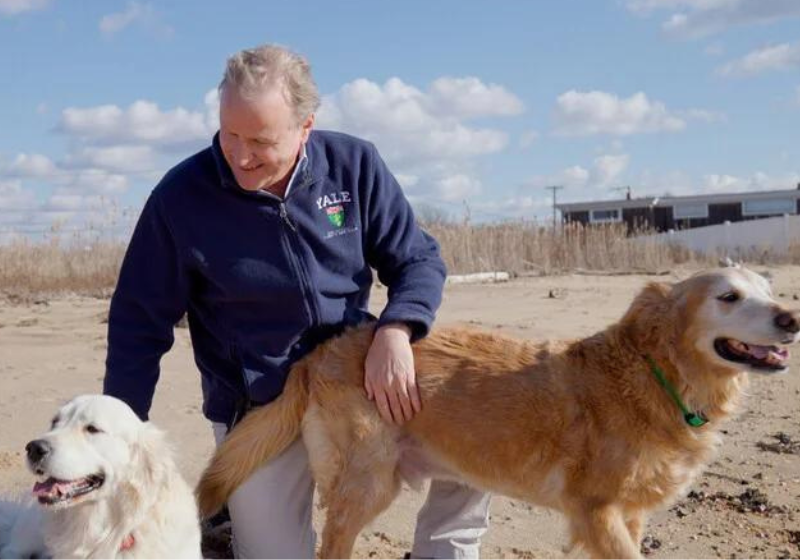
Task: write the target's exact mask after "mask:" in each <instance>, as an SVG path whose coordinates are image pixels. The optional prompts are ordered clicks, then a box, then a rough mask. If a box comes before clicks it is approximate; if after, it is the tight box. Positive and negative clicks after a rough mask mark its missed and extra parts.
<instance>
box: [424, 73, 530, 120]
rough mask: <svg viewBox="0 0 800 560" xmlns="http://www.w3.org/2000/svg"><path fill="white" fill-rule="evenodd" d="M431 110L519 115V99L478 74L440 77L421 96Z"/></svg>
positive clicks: (465, 116) (445, 113)
mask: <svg viewBox="0 0 800 560" xmlns="http://www.w3.org/2000/svg"><path fill="white" fill-rule="evenodd" d="M422 101H423V103H425V104H426V105H427V110H428V112H430V113H431V114H436V115H439V116H440V117H441V116H452V117H455V118H461V119H469V118H475V117H488V116H512V115H519V114H520V113H522V112H523V111H524V110H525V106H524V105H523V103H522V101H521V100H520V99H519V98H518V97H517V96H516V95H514V94H512V93H510V92H509V91H507V90H506V89H505V88H503V87H502V86H499V85H497V84H489V85H486V84H484V83H483V82H481V81H480V80H479V79H478V78H474V77H467V78H451V77H445V78H439V79H437V80H435V81H434V82H433V84H431V87H430V92H429V94H428V96H427V97H424V98H423V99H422Z"/></svg>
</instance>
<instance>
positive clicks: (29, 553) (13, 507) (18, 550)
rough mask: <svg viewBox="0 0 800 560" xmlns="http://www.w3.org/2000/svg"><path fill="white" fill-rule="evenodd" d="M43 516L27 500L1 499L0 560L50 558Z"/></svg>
mask: <svg viewBox="0 0 800 560" xmlns="http://www.w3.org/2000/svg"><path fill="white" fill-rule="evenodd" d="M50 557H51V555H50V552H49V551H48V550H47V547H46V546H45V544H44V535H43V534H42V515H41V511H40V510H39V508H38V507H36V506H35V505H34V504H33V503H31V502H30V500H26V499H22V498H19V499H0V558H50Z"/></svg>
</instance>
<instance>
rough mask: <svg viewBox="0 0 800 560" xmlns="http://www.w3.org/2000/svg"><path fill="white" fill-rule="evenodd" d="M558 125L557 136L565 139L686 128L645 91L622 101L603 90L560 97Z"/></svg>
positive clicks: (567, 93)
mask: <svg viewBox="0 0 800 560" xmlns="http://www.w3.org/2000/svg"><path fill="white" fill-rule="evenodd" d="M555 123H556V128H555V132H556V134H559V135H563V136H589V135H592V134H614V135H623V136H624V135H629V134H641V133H648V132H676V131H679V130H683V129H684V128H686V121H685V120H684V119H682V118H680V117H678V116H677V115H676V114H674V113H672V112H670V111H669V110H667V108H666V106H665V105H664V104H663V103H661V102H660V101H650V100H649V99H648V98H647V96H646V95H645V94H644V93H642V92H638V93H635V94H634V95H632V96H631V97H629V98H627V99H620V98H619V97H618V96H616V95H614V94H611V93H606V92H603V91H590V92H578V91H575V90H570V91H568V92H566V93H562V94H561V95H560V96H558V99H557V101H556V109H555Z"/></svg>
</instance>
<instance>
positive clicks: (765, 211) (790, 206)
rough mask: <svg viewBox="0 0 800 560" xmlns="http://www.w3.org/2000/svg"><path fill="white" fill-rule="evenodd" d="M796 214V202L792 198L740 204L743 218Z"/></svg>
mask: <svg viewBox="0 0 800 560" xmlns="http://www.w3.org/2000/svg"><path fill="white" fill-rule="evenodd" d="M796 213H797V202H796V201H795V199H793V198H768V199H761V200H745V201H744V202H742V214H743V215H745V216H765V215H766V216H772V215H782V214H796Z"/></svg>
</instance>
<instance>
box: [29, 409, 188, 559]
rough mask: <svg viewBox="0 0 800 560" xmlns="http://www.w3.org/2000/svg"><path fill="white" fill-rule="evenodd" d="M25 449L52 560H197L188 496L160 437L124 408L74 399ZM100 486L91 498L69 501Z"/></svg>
mask: <svg viewBox="0 0 800 560" xmlns="http://www.w3.org/2000/svg"><path fill="white" fill-rule="evenodd" d="M26 449H27V452H28V457H27V460H28V467H29V468H30V469H31V471H33V472H34V473H35V474H37V475H38V476H39V477H40V482H39V483H37V484H36V486H34V495H35V496H37V499H38V501H39V504H40V507H41V508H42V510H43V518H44V519H43V527H44V535H45V541H46V542H47V545H48V548H49V549H50V551H51V552H52V553H53V555H54V556H55V557H56V558H159V557H160V558H200V557H201V553H200V526H199V520H198V515H197V506H196V504H195V501H194V496H193V495H192V492H191V489H190V488H189V486H188V485H187V484H186V482H185V481H184V480H183V478H182V477H181V476H180V474H179V472H178V470H177V467H176V466H175V463H174V461H173V459H172V454H171V452H170V450H169V448H168V447H167V445H166V442H165V441H164V436H163V434H162V432H161V431H160V430H158V429H157V428H155V427H154V426H153V425H152V424H150V423H149V422H142V421H141V420H139V418H138V417H137V416H136V415H135V414H134V413H133V411H132V410H131V409H130V408H129V407H128V406H127V405H126V404H125V403H123V402H122V401H120V400H117V399H115V398H112V397H108V396H101V395H84V396H81V397H77V398H75V399H73V400H72V401H70V402H69V403H67V404H66V405H64V406H63V407H61V409H60V410H59V411H58V413H57V414H56V416H55V417H54V418H53V422H52V426H51V429H50V431H48V432H47V433H45V434H44V435H43V436H42V437H41V438H40V439H37V440H35V441H32V442H30V443H29V444H28V446H27V448H26ZM101 478H102V484H100V485H99V486H97V485H96V484H95V485H94V486H91V487H90V488H94V489H93V490H90V491H88V492H87V493H85V494H80V495H76V496H75V497H71V498H70V497H69V496H71V495H72V494H73V493H74V491H75V490H74V489H75V488H84V489H85V488H87V486H86V485H87V484H88V482H94V483H96V482H97V481H98V480H100V479H101ZM87 481H88V482H87ZM65 496H67V497H66V498H65ZM123 543H125V544H123Z"/></svg>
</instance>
